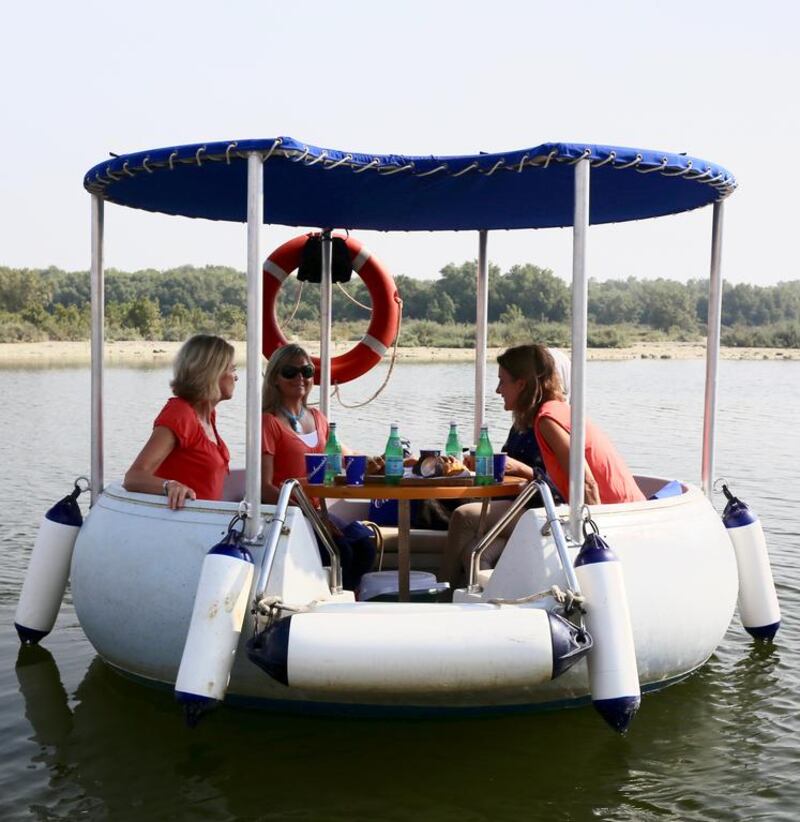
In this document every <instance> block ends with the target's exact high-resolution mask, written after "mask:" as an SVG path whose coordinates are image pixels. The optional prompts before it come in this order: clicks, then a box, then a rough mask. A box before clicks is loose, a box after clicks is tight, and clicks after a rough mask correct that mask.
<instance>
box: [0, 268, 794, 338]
mask: <svg viewBox="0 0 800 822" xmlns="http://www.w3.org/2000/svg"><path fill="white" fill-rule="evenodd" d="M440 274H441V276H440V277H439V279H437V280H421V279H417V278H414V277H410V276H406V275H400V276H398V277H396V280H395V281H396V284H397V288H398V291H399V293H400V296H401V297H402V300H403V333H402V335H401V345H403V344H405V345H457V346H471V345H472V344H473V342H472V339H473V329H472V323H473V320H474V312H475V292H476V263H475V262H474V261H467V262H464V263H462V264H461V265H455V264H452V263H451V264H449V265H446V266H445V267H444V268H443V269H442V270H441V272H440ZM345 292H346V293H345ZM707 294H708V281H707V280H700V279H697V280H690V281H689V282H688V283H685V284H684V283H679V282H677V281H674V280H668V279H656V280H640V279H637V278H635V277H628V278H627V279H625V280H606V281H603V282H600V281H597V280H590V283H589V325H590V331H589V342H590V345H595V346H598V345H599V346H611V347H613V346H619V345H626V344H628V343H629V342H631V341H632V340H633V339H637V338H638V339H640V338H651V339H652V338H655V339H659V338H660V339H665V338H669V339H686V340H690V339H696V338H698V337H699V336H701V335H703V334H704V333H705V322H706V316H707V307H708V296H707ZM89 299H90V294H89V275H88V273H87V272H85V271H62V270H60V269H58V268H54V267H51V268H48V269H44V270H41V269H16V268H7V267H0V341H4V342H12V341H35V340H44V339H59V340H78V339H86V338H88V336H89V324H90V316H89V313H90V312H89ZM358 303H361V304H362V305H369V303H370V298H369V293H368V292H367V289H366V287H365V286H364V284H363V282H362V281H361V280H360V278H359V277H358V276H355V275H354V276H353V278H352V280H351V282H350V283H349V284H347V285H346V286H345V287H344V289H339V288H336V287H335V288H334V291H333V314H334V319H335V321H336V330H335V336H337V337H339V338H350V337H358V336H359V335H360V334H361V333H363V327H364V322H365V316H366V312H365V309H364V308H363V307H362V306H359V305H358ZM245 312H246V283H245V276H244V274H243V273H242V272H240V271H236V270H235V269H233V268H227V267H223V266H204V267H196V266H181V267H179V268H172V269H169V270H166V271H156V270H153V269H147V270H143V271H134V272H126V271H116V270H113V269H111V270H108V271H107V272H106V334H107V336H108V337H109V338H110V339H167V340H180V339H184V338H185V337H187V336H189V335H190V334H192V333H196V332H201V331H206V332H212V331H213V332H216V333H221V334H225V335H227V336H230V337H232V338H239V339H241V338H242V337H243V336H244V331H245ZM278 316H279V320H280V321H281V325H282V328H283V329H284V332H285V333H286V334H287V336H292V335H294V336H297V337H299V338H303V337H308V336H309V335H311V336H312V337H313V336H315V335H316V329H315V327H314V326H315V324H316V323H318V320H319V290H318V287H317V286H315V285H311V284H308V283H306V284H300V283H298V282H297V281H296V279H295V278H292V279H291V280H289V281H287V283H286V284H285V285H284V287H283V288H282V289H281V294H280V299H279V304H278ZM569 319H570V291H569V287H568V285H567V284H566V283H565V282H564V281H563V280H561V279H560V278H559V277H557V276H555V274H553V272H552V271H551V270H549V269H546V268H540V267H539V266H536V265H533V264H530V263H526V264H522V265H514V266H512V267H511V268H510V269H509V270H508V271H505V272H501V271H500V269H499V268H498V267H497V266H490V267H489V322H490V343H492V344H497V345H505V344H513V343H514V342H517V341H521V340H525V339H531V338H536V339H540V340H542V341H544V342H548V343H550V344H556V345H564V344H566V343H567V342H568V334H569V331H568V325H569ZM722 325H723V344H726V345H739V346H745V345H759V346H776V347H791V348H797V347H800V280H795V281H791V282H783V283H779V284H778V285H774V286H754V285H748V284H738V285H731V284H727V283H726V284H725V286H724V288H723V298H722Z"/></svg>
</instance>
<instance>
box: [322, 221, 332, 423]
mask: <svg viewBox="0 0 800 822" xmlns="http://www.w3.org/2000/svg"><path fill="white" fill-rule="evenodd" d="M332 250H333V249H332V246H331V232H330V229H326V230H325V231H323V232H322V279H321V280H320V284H319V289H320V294H319V370H320V374H319V410H320V411H322V413H323V414H324V415H325V416H326V417H327V416H328V407H329V405H330V396H331V302H332V298H333V295H332V288H333V286H332V283H331V259H332V257H331V254H332Z"/></svg>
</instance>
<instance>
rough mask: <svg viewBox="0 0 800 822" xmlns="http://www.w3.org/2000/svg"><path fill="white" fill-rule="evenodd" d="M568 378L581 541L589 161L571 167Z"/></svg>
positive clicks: (572, 492)
mask: <svg viewBox="0 0 800 822" xmlns="http://www.w3.org/2000/svg"><path fill="white" fill-rule="evenodd" d="M572 225H573V228H572V377H571V380H570V392H569V397H570V405H571V415H570V428H571V431H570V438H569V530H570V534H571V536H572V538H573V539H574V540H575V541H576V542H580V541H581V513H582V510H583V498H584V479H585V469H584V464H585V458H584V453H585V451H586V429H585V426H584V422H585V419H586V402H585V383H586V381H585V373H586V336H587V328H588V302H589V299H588V293H589V292H588V284H587V278H586V236H587V234H588V231H589V160H588V159H583V160H578V162H577V163H576V164H575V213H574V216H573V221H572Z"/></svg>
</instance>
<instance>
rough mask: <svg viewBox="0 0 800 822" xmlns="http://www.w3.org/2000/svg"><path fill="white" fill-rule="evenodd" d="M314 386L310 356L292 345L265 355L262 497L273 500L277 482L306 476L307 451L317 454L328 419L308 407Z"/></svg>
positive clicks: (276, 495)
mask: <svg viewBox="0 0 800 822" xmlns="http://www.w3.org/2000/svg"><path fill="white" fill-rule="evenodd" d="M313 385H314V365H313V364H312V362H311V357H309V355H308V354H307V353H306V351H305V350H304V349H303V348H301V347H300V346H299V345H295V344H294V343H290V344H289V345H284V346H283V347H281V348H279V349H277V350H276V351H274V352H273V354H272V356H271V357H270V358H269V365H268V366H267V373H266V375H265V376H264V388H263V393H262V400H261V410H262V417H261V452H262V453H261V500H262V502H272V503H274V502H277V501H278V492H279V490H280V487H281V485H282V484H283V482H284V481H285V480H287V479H290V478H292V477H304V476H305V474H306V465H305V455H306V454H321V453H323V452H324V451H325V443H326V442H327V440H328V420H327V419H326V418H325V415H324V414H323V413H322V412H321V411H319V410H317V409H316V408H310V407H309V406H308V395H309V394H310V393H311V389H312V387H313Z"/></svg>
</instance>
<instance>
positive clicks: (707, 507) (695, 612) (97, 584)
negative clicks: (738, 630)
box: [72, 486, 738, 709]
mask: <svg viewBox="0 0 800 822" xmlns="http://www.w3.org/2000/svg"><path fill="white" fill-rule="evenodd" d="M686 489H687V490H686V493H684V494H683V495H681V496H678V497H671V498H667V499H664V500H657V501H653V502H645V503H630V504H624V505H614V506H597V507H595V508H594V509H593V511H592V513H593V517H594V519H595V521H596V522H597V524H598V526H599V529H600V532H601V534H602V535H603V537H604V538H605V539H606V541H607V542H608V543H609V545H611V547H612V548H613V550H614V552H615V553H616V554H617V556H618V557H619V559H620V560H621V562H622V565H623V568H624V573H625V580H626V587H627V594H628V600H629V603H628V604H629V608H630V616H631V622H632V626H633V635H634V644H635V648H636V664H637V668H638V673H639V680H640V682H641V685H642V688H643V690H649V689H652V688H655V687H659V686H661V685H664V684H667V683H668V682H670V681H674V680H676V679H679V678H681V677H683V676H685V675H687V674H688V673H691V672H692V671H693V670H695V669H696V668H698V667H699V666H701V665H702V664H703V663H704V662H705V661H706V660H707V659H708V657H709V656H710V655H711V654H712V653H713V651H714V649H715V648H716V647H717V645H718V644H719V643H720V641H721V639H722V637H723V635H724V633H725V631H726V629H727V627H728V625H729V623H730V620H731V617H732V614H733V610H734V607H735V604H736V598H737V593H738V576H737V570H736V561H735V557H734V553H733V550H732V548H731V544H730V540H729V539H728V536H727V534H726V532H725V529H724V527H723V526H722V523H721V521H720V519H719V516H718V515H717V514H716V512H715V511H714V509H713V507H712V506H711V504H710V503H709V502H708V500H707V499H706V498H705V497H704V496H703V495H702V494H701V493H700V491H699V490H698V489H696V488H693V487H691V486H686ZM236 508H237V505H236V504H235V503H227V502H201V503H190V504H189V505H187V507H186V508H185V509H184V510H182V511H178V512H176V511H170V510H169V509H168V508H167V507H166V503H165V501H164V500H162V499H161V498H158V497H153V496H150V495H144V494H132V493H127V492H125V491H124V490H123V489H121V488H120V487H118V486H112V487H110V488H108V489H107V490H106V492H105V493H104V494H103V495H102V496H101V497H100V498H99V500H98V501H97V503H96V504H95V506H94V507H93V508H92V510H91V512H90V514H89V516H88V517H87V519H86V521H85V523H84V525H83V528H82V529H81V532H80V535H79V537H78V541H77V544H76V546H75V552H74V558H73V563H72V594H73V601H74V603H75V608H76V611H77V615H78V618H79V620H80V623H81V625H82V627H83V629H84V631H85V633H86V635H87V637H88V639H89V641H90V642H91V643H92V645H93V646H94V647H95V648H96V650H97V651H98V653H99V654H100V655H101V657H103V659H105V660H106V661H107V662H108V663H110V664H111V665H113V666H114V667H116V668H118V669H119V670H121V671H123V672H125V673H127V674H129V675H132V676H135V677H138V678H142V679H146V680H151V681H153V682H156V683H162V684H164V685H170V686H172V685H174V683H175V680H176V676H177V673H178V666H179V664H180V660H181V654H182V652H183V648H184V643H185V640H186V636H187V632H188V629H189V621H190V618H191V614H192V607H193V603H194V599H195V593H196V590H197V585H198V581H199V578H200V571H201V567H202V563H203V560H204V558H205V555H206V553H207V551H208V549H209V548H210V547H211V546H212V545H214V544H216V543H217V542H219V540H220V538H221V537H222V536H223V535H224V533H225V531H226V528H227V524H228V522H229V520H230V518H231V516H233V514H234V513H235V512H236ZM270 510H271V509H270V506H264V512H265V513H269V511H270ZM564 512H565V515H566V513H567V512H566V508H565V509H564ZM541 514H542V512H538V511H529V512H527V513H526V514H525V515H524V517H523V518H522V519H521V520H520V522H519V524H518V526H517V528H516V529H515V531H514V534H513V535H512V537H511V539H510V540H509V543H508V545H507V546H506V550H505V551H504V553H503V555H502V557H501V560H500V562H499V563H498V565H497V567H496V569H495V571H494V573H493V574H492V576H491V578H490V579H489V580H488V582H487V583H486V585H485V587H484V590H483V592H482V593H480V594H478V595H475V594H468V593H467V592H456V596H455V599H456V600H457V601H458V602H456V603H454V604H453V605H449V604H435V605H431V604H412V603H402V604H401V603H397V604H394V603H389V604H380V605H378V604H377V603H354V601H353V596H352V594H350V593H349V592H345V593H344V594H342V595H339V596H332V595H331V592H330V589H329V587H328V577H327V570H326V569H323V568H322V566H321V563H320V560H319V554H318V551H317V547H316V543H315V540H314V538H313V534H312V533H311V529H310V526H309V525H308V523H307V522H306V520H305V519H304V518H303V516H302V514H301V512H300V511H299V509H296V508H289V510H288V513H287V519H286V526H287V527H286V529H285V530H286V533H285V534H284V536H282V537H281V539H280V542H279V544H278V551H277V554H276V559H275V564H274V567H273V572H272V575H271V577H270V584H269V587H268V590H267V593H268V594H270V595H276V596H280V597H281V598H282V600H283V601H284V602H285V603H288V604H290V605H293V606H297V607H302V608H305V609H307V612H310V613H314V612H320V613H326V612H337V610H338V611H339V612H341V613H342V614H344V612H345V611H346V612H347V621H348V626H349V627H348V630H355V627H354V626H355V625H357V624H358V621H359V620H364V623H363V624H364V629H365V631H366V630H368V628H367V626H368V624H369V620H370V618H371V616H372V617H374V616H376V615H378V614H382V615H385V614H390V615H394V617H393V618H394V619H396V620H397V621H398V625H402V624H404V623H403V620H404V619H408V625H409V626H411V625H412V624H413V625H415V626H419V625H420V624H421V622H420V621H422V623H424V621H425V617H424V615H425V613H426V612H430V609H435V613H437V614H438V613H440V612H441V609H451V610H452V612H458V611H461V612H464V613H465V614H471V611H472V610H473V609H475V610H477V609H480V610H482V611H486V610H487V609H489V610H493V609H495V608H499V609H502V610H506V609H517V608H518V607H519V606H513V605H497V606H490V605H489V604H488V601H489V600H491V599H512V598H515V597H519V596H524V595H527V594H531V593H534V592H537V591H541V590H545V589H548V588H549V587H550V586H551V585H553V584H558V585H561V586H562V587H563V586H564V578H563V574H562V573H561V571H560V568H559V566H558V560H557V555H556V552H555V548H554V545H553V544H552V540H550V539H549V538H545V539H542V538H541V536H540V533H539V532H540V530H541ZM252 553H253V558H254V560H255V567H256V577H257V576H258V568H259V566H260V563H261V558H262V553H263V552H262V549H260V548H259V547H255V548H254V549H253V551H252ZM575 553H577V550H576V551H575ZM573 559H574V554H573ZM459 602H460V604H459ZM539 605H540V607H552V605H553V603H552V600H549V601H548V600H545V601H542V602H541V603H539ZM446 613H450V611H446ZM381 618H382V619H384V620H385V617H381ZM454 619H455V621H454V622H453V625H457V623H458V619H457V618H454ZM351 622H352V626H350V623H351ZM342 624H344V623H342ZM253 627H254V626H253V621H252V617H250V616H247V617H246V619H245V625H244V629H243V631H242V635H241V638H240V641H239V648H238V652H237V656H236V661H235V663H234V667H233V671H232V673H231V680H230V685H229V688H228V698H229V699H231V700H232V701H234V700H239V701H246V702H260V701H267V702H277V703H292V702H294V703H298V702H299V703H319V704H324V705H326V706H333V707H334V708H335V707H336V706H340V707H341V708H344V707H345V706H352V705H365V706H382V707H389V708H426V709H448V708H449V709H465V708H468V709H475V708H479V709H495V708H505V707H514V706H518V707H521V706H549V705H552V704H563V703H571V702H582V701H586V700H587V699H588V695H589V680H588V673H587V667H586V663H585V661H582V662H579V663H577V664H576V665H575V666H574V667H573V668H571V669H570V670H568V671H566V673H564V674H562V675H561V676H559V677H558V678H557V679H554V680H550V681H544V682H542V681H538V682H537V681H535V680H536V679H537V678H535V677H532V678H531V679H530V681H528V680H525V678H524V677H520V676H518V675H517V673H518V672H516V671H515V673H514V675H513V676H511V675H509V676H508V677H506V678H504V677H503V676H502V675H501V676H491V677H483V678H482V677H481V676H480V675H477V674H476V675H475V676H474V678H473V679H472V681H471V682H470V683H469V684H468V685H467V686H466V687H463V683H462V687H458V688H455V687H454V688H446V687H445V688H443V687H441V683H440V682H438V681H433V680H432V681H431V683H430V686H429V687H428V686H426V685H425V683H424V682H422V683H421V682H420V681H418V680H414V684H413V688H405V687H404V686H403V684H402V682H403V681H404V678H403V677H398V678H397V681H396V685H395V686H392V682H391V679H388V680H387V681H386V682H384V683H383V684H382V687H381V688H370V687H368V686H365V687H354V685H355V686H357V685H358V683H357V682H355V683H354V681H353V680H352V676H357V674H353V675H350V674H348V676H346V677H344V678H343V679H342V682H341V686H335V685H333V686H332V685H331V683H330V682H327V681H326V683H325V685H324V687H322V686H320V685H319V683H317V684H316V685H315V684H314V680H313V665H311V666H309V667H308V671H310V672H311V673H309V675H308V677H306V679H304V680H303V684H302V685H301V686H295V685H290V686H286V685H284V684H281V683H280V682H278V681H276V680H275V679H273V678H271V677H269V676H267V675H266V674H265V673H264V672H263V671H261V670H260V669H259V668H257V667H256V666H255V665H254V664H252V663H251V662H250V661H249V659H248V657H247V653H246V651H245V643H246V642H247V640H248V639H250V638H251V637H252V636H253ZM481 630H483V629H481ZM445 634H446V632H444V633H443V637H444V636H445ZM452 637H453V641H454V642H455V643H457V645H458V646H459V647H463V654H462V656H463V659H461V658H460V657H459V654H458V653H456V654H455V655H454V656H453V660H454V663H453V664H454V666H455V668H454V669H457V668H458V665H462V664H464V660H465V659H466V660H470V659H471V660H473V661H474V664H475V665H476V666H482V665H483V664H484V663H485V660H483V659H482V658H481V654H480V653H475V649H473V648H472V647H471V646H470V645H469V644H468V638H467V636H466V635H465V634H464V633H463V629H462V627H458V628H457V629H456V630H455V633H454V634H453V635H452ZM481 642H485V637H483V638H482V639H481ZM427 645H430V643H427ZM445 645H446V639H444V638H443V639H442V649H441V650H442V652H443V653H444V652H445V651H446V652H447V653H450V654H452V651H453V649H452V647H445ZM426 647H427V646H426ZM422 650H423V645H422V644H421V645H420V651H421V652H422ZM412 651H413V648H412ZM435 651H436V649H433V650H432V651H431V649H430V648H427V651H426V652H431V653H435ZM386 653H387V654H388V655H389V657H391V651H390V650H387V651H386ZM403 653H405V654H406V656H407V660H408V661H407V664H409V665H410V664H412V662H411V661H410V660H413V652H412V653H411V654H410V656H409V655H408V654H409V648H404V649H403ZM389 657H387V658H389ZM432 668H435V666H432ZM412 679H413V678H412ZM539 679H541V677H539ZM345 680H346V681H345ZM298 707H299V706H298Z"/></svg>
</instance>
